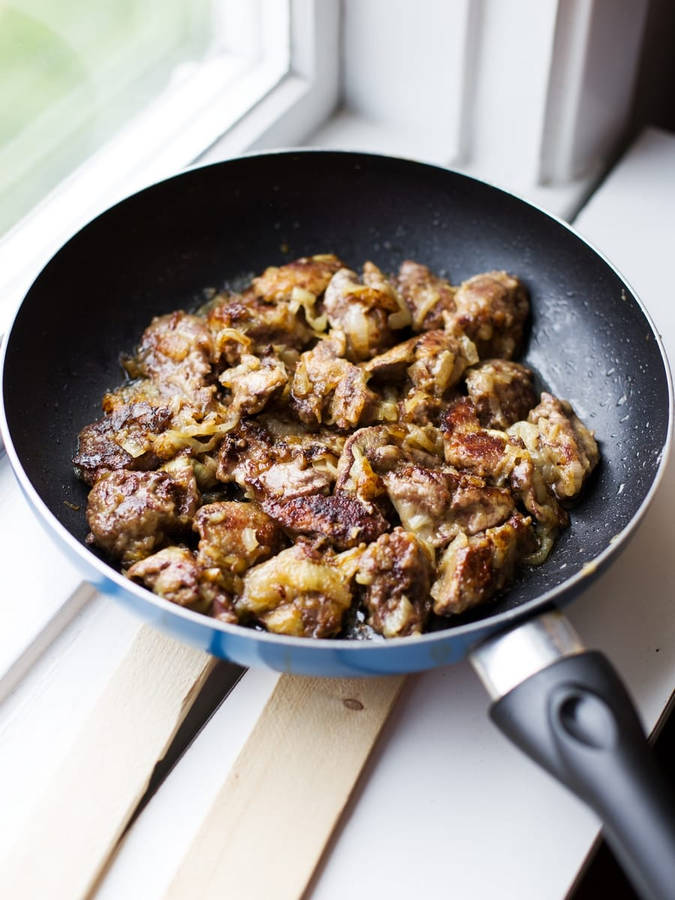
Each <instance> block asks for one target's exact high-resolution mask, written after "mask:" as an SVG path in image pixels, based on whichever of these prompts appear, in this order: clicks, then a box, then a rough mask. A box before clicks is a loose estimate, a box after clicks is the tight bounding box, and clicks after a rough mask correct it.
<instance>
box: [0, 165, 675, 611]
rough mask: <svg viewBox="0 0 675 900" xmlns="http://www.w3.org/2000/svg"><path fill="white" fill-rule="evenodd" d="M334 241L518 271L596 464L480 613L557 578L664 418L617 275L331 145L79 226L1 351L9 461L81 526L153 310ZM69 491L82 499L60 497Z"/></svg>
mask: <svg viewBox="0 0 675 900" xmlns="http://www.w3.org/2000/svg"><path fill="white" fill-rule="evenodd" d="M327 252H334V253H337V254H339V255H340V256H341V257H342V258H343V259H345V260H346V261H347V262H348V263H349V264H351V265H352V266H354V267H356V266H360V265H361V263H362V262H363V261H364V260H366V259H372V260H373V261H374V262H376V263H377V264H378V265H379V266H381V267H382V268H383V269H385V270H395V269H396V268H397V267H398V265H399V263H400V262H401V261H402V260H403V259H406V258H413V259H416V260H419V261H420V262H424V263H426V264H427V265H429V266H430V267H431V268H432V269H434V270H436V271H437V272H439V273H442V274H445V275H448V276H449V277H450V278H451V279H452V281H453V282H454V283H458V282H460V281H461V280H462V279H464V278H467V277H469V276H470V275H473V274H475V273H477V272H482V271H486V270H489V269H506V270H508V271H510V272H512V273H514V274H516V275H517V276H518V277H520V278H521V279H522V280H523V281H524V282H525V283H526V285H527V286H528V288H529V290H530V294H531V299H532V309H533V317H532V327H531V334H530V338H529V343H528V347H527V351H526V354H525V361H526V362H528V363H529V364H530V365H532V366H533V367H534V368H535V370H536V371H537V373H538V374H539V376H540V378H541V383H542V386H545V387H547V388H549V389H550V390H552V391H553V392H554V393H555V394H557V395H558V396H560V397H563V398H567V399H569V400H570V401H571V402H572V404H573V405H574V407H575V409H576V410H577V412H578V414H579V415H580V416H581V417H582V419H583V420H584V421H585V422H586V423H587V424H588V425H589V426H590V427H592V428H593V429H594V430H595V432H596V436H597V438H598V440H599V442H600V447H601V451H602V463H601V465H600V467H599V470H598V471H597V474H596V475H595V476H594V477H593V480H592V483H591V484H590V485H589V488H588V490H587V491H586V493H585V496H584V497H583V499H582V500H581V502H580V503H579V504H578V506H577V507H576V509H575V510H573V513H572V527H571V528H570V529H569V530H568V531H566V532H565V533H564V534H563V536H562V537H561V539H560V541H559V542H558V544H557V545H556V547H555V549H554V551H553V553H552V554H551V556H550V558H549V559H548V561H547V562H546V563H545V564H544V565H543V566H541V567H539V568H537V569H534V570H532V571H531V572H528V573H526V575H525V576H524V577H521V578H520V580H519V582H518V583H517V584H516V586H515V587H514V588H513V589H512V590H511V591H510V592H509V593H508V595H507V596H506V597H505V598H504V599H503V600H502V601H500V602H499V603H498V604H497V605H496V606H492V607H490V608H489V609H487V610H485V611H484V614H493V613H495V612H500V611H502V610H505V609H508V608H510V607H512V606H514V605H517V604H520V603H523V602H525V601H527V600H531V599H533V598H535V597H537V596H539V595H540V594H542V593H543V592H545V591H547V590H549V589H550V588H553V587H555V586H557V585H561V584H563V583H564V582H565V581H566V580H567V579H568V578H569V577H570V576H571V575H573V574H575V573H576V572H578V571H579V569H580V568H581V567H583V566H584V565H585V564H588V563H589V562H590V561H592V560H593V559H594V558H595V557H596V556H597V555H598V554H599V553H601V552H602V551H603V550H605V549H606V547H607V546H608V544H609V543H610V542H611V541H612V538H613V537H614V536H615V535H616V534H618V533H619V532H621V531H622V529H624V528H625V527H626V525H627V524H628V523H630V521H631V519H632V518H633V517H634V516H635V514H636V512H637V511H638V510H639V509H640V507H641V505H642V503H643V500H644V498H645V496H646V495H647V493H648V492H649V489H650V486H651V485H652V483H653V480H654V478H655V475H656V472H657V470H658V466H659V462H660V459H661V454H662V450H663V447H664V444H665V442H666V439H667V433H668V414H669V406H668V380H667V374H666V370H665V366H664V362H663V359H662V355H661V351H660V348H659V345H658V342H657V341H656V340H655V339H654V335H653V333H652V331H651V327H650V325H649V323H648V321H647V319H646V318H645V316H644V314H643V312H642V310H641V308H640V306H639V305H638V304H637V303H636V301H635V299H634V297H633V296H632V295H631V293H630V291H629V289H628V288H627V287H626V286H625V285H624V284H623V282H622V281H621V278H620V277H619V275H618V274H617V273H616V272H615V271H614V270H613V269H612V268H611V266H610V265H608V264H607V263H606V262H605V261H603V260H602V259H601V258H600V257H599V256H598V255H597V254H596V253H595V252H594V251H593V250H592V249H590V248H589V247H588V246H587V245H585V244H584V242H583V241H581V240H580V239H579V238H577V237H576V236H575V235H574V234H573V233H571V232H570V231H569V230H568V229H567V228H566V227H565V226H564V225H562V224H560V223H559V222H557V221H555V220H554V219H551V218H550V217H548V216H546V215H544V214H542V213H541V212H539V211H537V210H536V209H534V208H533V207H531V206H529V205H527V204H525V203H523V202H522V201H520V200H518V199H516V198H514V197H512V196H511V195H509V194H505V193H503V192H501V191H499V190H496V189H494V188H491V187H489V186H487V185H484V184H482V183H480V182H477V181H474V180H472V179H469V178H466V177H464V176H461V175H458V174H455V173H451V172H448V171H445V170H441V169H437V168H433V167H429V166H424V165H420V164H415V163H411V162H407V161H402V160H396V159H388V158H383V157H374V156H368V155H358V154H343V153H333V152H321V151H317V152H312V153H306V152H303V153H288V154H269V155H264V156H259V157H250V158H245V159H242V160H236V161H232V162H228V163H225V164H219V165H215V166H210V167H206V168H200V169H195V170H192V171H190V172H187V173H185V174H182V175H180V176H178V177H176V178H173V179H171V180H169V181H166V182H163V183H160V184H158V185H156V186H154V187H151V188H148V189H147V190H145V191H143V192H142V193H140V194H137V195H135V196H133V197H131V198H129V199H127V200H126V201H124V202H122V203H121V204H119V205H118V206H116V207H114V208H113V209H112V210H110V211H108V212H107V213H105V214H104V215H102V216H101V217H99V218H98V219H96V220H95V221H94V222H93V223H91V224H90V225H88V226H87V227H86V228H84V229H83V230H82V231H81V232H80V233H79V234H77V235H76V236H75V237H74V238H73V239H72V240H71V241H70V242H69V243H68V244H67V245H66V246H65V247H64V248H63V249H62V250H61V251H60V252H59V253H58V254H57V255H56V256H55V257H54V259H53V260H52V261H51V262H50V264H49V265H48V266H47V267H46V268H45V270H44V271H43V272H42V274H41V275H40V277H39V278H38V279H37V281H36V282H35V284H34V285H33V287H32V288H31V290H30V292H29V294H28V296H27V298H26V300H25V301H24V304H23V306H22V308H21V310H20V312H19V314H18V317H17V319H16V321H15V324H14V326H13V330H12V333H11V339H10V342H9V347H8V351H7V357H6V368H5V380H4V385H5V388H4V390H5V397H4V402H5V404H6V413H7V419H8V424H9V428H10V431H11V434H12V436H13V440H14V443H15V447H16V450H17V452H18V455H19V457H20V459H21V460H22V463H23V466H24V468H25V470H26V472H27V474H28V476H29V478H30V480H31V482H32V483H33V485H34V487H35V488H36V489H37V491H38V492H39V493H40V495H41V496H42V498H43V499H44V500H45V502H46V503H47V504H48V506H49V508H50V509H51V510H52V512H53V513H54V515H55V516H56V517H57V519H59V520H60V521H61V523H63V524H64V525H65V526H66V527H67V528H68V529H69V530H70V531H71V532H72V533H73V534H74V535H75V536H76V537H77V538H78V539H79V540H81V541H83V540H84V537H85V534H86V530H87V529H86V523H85V521H84V514H83V504H84V503H85V499H86V488H85V487H84V486H83V485H82V484H80V483H79V482H78V481H77V480H76V479H75V477H74V475H73V472H72V466H71V462H70V460H71V456H72V452H73V449H74V446H75V443H76V437H77V433H78V431H79V430H80V428H81V427H82V426H83V425H84V424H86V423H87V422H90V421H92V420H93V419H94V418H98V416H99V415H100V398H101V395H102V394H103V392H104V391H105V390H106V389H110V388H112V387H114V386H116V385H117V384H119V383H120V382H121V380H122V372H121V369H120V366H119V355H120V352H121V351H126V352H129V351H131V350H132V349H133V348H134V346H135V344H136V342H137V340H138V338H139V336H140V334H141V332H142V331H143V329H144V328H145V326H146V325H147V324H148V323H149V321H150V319H151V318H152V316H154V315H157V314H161V313H164V312H168V311H170V310H173V309H176V308H183V309H190V308H195V307H197V306H198V305H199V304H200V303H202V302H203V299H204V292H205V291H207V290H208V289H209V288H219V287H222V286H223V285H225V284H228V283H233V282H235V283H236V282H240V281H241V279H242V277H247V276H250V275H252V274H254V273H257V272H259V271H261V270H262V269H263V268H264V267H265V266H267V265H270V264H280V263H283V262H284V261H288V260H290V259H293V258H296V257H298V256H302V255H307V254H313V253H327ZM73 506H79V507H80V509H79V510H77V509H73Z"/></svg>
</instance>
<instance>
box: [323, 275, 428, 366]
mask: <svg viewBox="0 0 675 900" xmlns="http://www.w3.org/2000/svg"><path fill="white" fill-rule="evenodd" d="M323 306H324V310H325V311H326V315H327V316H328V321H329V323H330V325H331V326H332V327H333V328H334V329H336V330H338V331H340V332H341V333H342V334H344V336H345V339H346V356H347V358H348V359H349V360H351V361H352V362H360V361H361V360H364V359H370V358H371V357H372V356H375V355H376V354H377V353H378V352H380V351H381V350H383V349H384V348H385V347H388V346H390V345H391V344H392V343H393V342H394V335H393V329H395V328H401V327H404V326H405V325H408V324H409V322H410V317H409V315H407V310H406V309H405V304H404V303H403V301H402V300H401V299H400V298H399V296H398V292H397V291H396V288H395V287H394V286H393V284H392V283H391V282H389V281H388V280H387V279H386V278H385V276H384V275H383V273H382V272H381V271H380V270H379V269H378V268H377V266H375V265H373V263H366V264H365V266H364V272H363V279H360V278H359V276H358V275H357V274H356V272H353V271H352V270H351V269H339V270H338V271H337V272H336V273H335V275H333V277H332V278H331V280H330V283H329V285H328V287H327V288H326V293H325V296H324V300H323Z"/></svg>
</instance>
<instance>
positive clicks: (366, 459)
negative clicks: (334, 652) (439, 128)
mask: <svg viewBox="0 0 675 900" xmlns="http://www.w3.org/2000/svg"><path fill="white" fill-rule="evenodd" d="M207 296H209V297H210V299H209V300H208V302H207V303H206V304H205V305H204V306H203V307H202V308H201V309H200V310H199V311H198V312H197V313H194V314H193V313H189V312H185V311H181V310H179V311H176V312H173V313H168V314H167V315H163V316H158V317H156V318H155V319H153V320H152V322H151V323H150V325H149V326H148V328H146V330H145V331H144V332H143V334H142V336H141V339H140V342H139V345H138V348H137V350H136V353H135V355H134V356H132V357H127V358H126V359H125V361H124V368H125V369H126V372H127V375H128V376H129V379H127V381H126V382H125V383H124V384H123V385H121V386H120V387H118V388H117V389H115V390H114V391H111V392H109V393H107V394H105V395H104V397H103V401H102V407H103V413H104V415H103V418H101V419H99V420H98V421H96V422H93V423H92V424H90V425H87V426H86V427H85V428H84V429H83V430H82V431H81V433H80V436H79V443H78V448H77V452H76V454H75V456H74V458H73V463H74V466H75V472H76V474H77V475H78V477H80V478H81V479H82V480H84V481H85V482H87V483H88V484H89V485H90V486H91V491H90V494H89V501H88V507H87V521H88V523H89V528H90V534H89V536H88V538H87V541H88V542H89V543H91V544H94V545H95V546H97V547H98V548H99V549H100V550H101V551H103V552H104V553H105V554H107V556H108V557H110V558H111V559H112V560H113V561H115V563H116V564H117V565H118V566H120V568H122V570H123V571H124V570H126V574H127V575H128V576H129V577H130V578H132V579H133V580H135V581H136V582H138V583H140V584H142V585H144V586H145V587H147V588H148V589H149V590H151V591H153V592H154V593H155V594H157V595H158V596H159V597H162V598H164V599H165V600H167V601H169V602H172V603H176V604H178V605H180V606H185V607H188V608H190V609H192V610H196V611H198V612H202V613H206V614H208V615H210V616H212V617H214V618H217V619H220V620H221V621H223V622H225V623H229V624H235V623H236V624H241V625H245V626H254V627H259V628H260V627H261V628H265V629H267V630H269V631H273V632H277V633H280V634H287V635H293V636H299V637H314V638H325V637H335V636H340V635H348V636H354V632H353V628H354V627H356V628H358V627H360V628H361V629H362V631H363V633H364V634H368V635H370V636H372V635H373V634H374V633H379V634H380V635H382V636H384V637H385V638H391V637H401V636H410V635H416V634H420V633H422V632H423V631H425V630H426V629H427V628H429V627H436V626H437V625H438V620H436V621H434V619H433V616H434V615H435V616H454V615H458V614H461V613H463V612H464V611H465V610H467V609H470V608H471V607H472V606H474V605H476V604H478V603H484V602H487V601H489V600H490V599H491V598H492V597H494V596H495V594H497V593H498V592H499V591H501V590H503V589H504V588H505V587H507V586H508V585H509V584H510V583H511V581H512V580H513V578H514V577H515V573H516V571H517V569H518V566H519V565H521V564H532V565H534V564H537V563H540V562H542V561H543V560H544V559H545V558H546V556H547V555H548V553H549V552H550V550H551V547H552V546H553V542H554V540H555V538H556V536H557V534H558V533H559V531H560V530H561V529H562V528H564V527H566V525H567V524H568V523H569V516H568V513H567V511H566V509H565V508H564V504H565V503H567V501H569V500H572V499H574V498H575V497H577V496H578V494H579V492H580V491H581V490H582V489H583V486H584V484H585V482H586V481H587V479H588V476H589V474H590V473H591V471H592V470H593V468H594V466H595V465H596V464H597V461H598V448H597V444H596V442H595V438H594V436H593V434H592V432H590V431H589V430H588V429H587V428H585V426H584V425H583V424H582V423H581V422H580V421H579V419H578V418H577V417H576V415H575V414H574V411H573V410H572V408H571V406H570V405H569V404H568V403H566V402H565V401H562V400H558V399H556V398H555V397H553V396H551V395H550V394H546V393H544V394H542V395H541V398H540V400H539V401H538V400H537V397H536V395H535V391H534V378H533V374H532V372H531V371H530V370H529V369H528V368H527V367H525V366H524V365H522V364H520V363H517V362H512V361H511V358H512V357H513V356H514V354H516V353H517V352H518V351H519V350H520V349H521V347H522V344H523V339H524V334H525V327H526V321H527V316H528V311H529V300H528V296H527V292H526V290H525V288H524V286H523V285H522V284H521V283H520V281H518V279H517V278H516V277H514V276H513V275H510V274H508V273H507V272H503V271H493V272H485V273H482V274H480V275H475V276H473V277H472V278H469V279H468V280H467V281H465V282H464V283H463V284H461V285H460V286H459V287H456V286H453V285H452V284H451V283H450V282H449V281H448V280H447V279H446V278H443V277H441V276H440V275H437V274H435V273H434V272H432V271H431V270H430V269H429V268H428V267H427V266H426V265H423V264H422V263H419V262H414V261H413V260H406V261H405V262H404V263H403V264H402V265H401V266H400V269H399V271H398V275H397V276H392V275H389V274H387V273H386V272H384V271H383V270H382V269H380V268H379V267H378V266H377V265H375V263H373V262H370V261H367V262H365V263H364V265H363V269H362V271H361V274H357V272H356V271H355V270H353V269H351V268H349V267H348V266H347V265H346V264H345V263H344V262H343V261H342V260H341V259H339V258H338V257H337V256H336V255H334V254H320V255H315V256H306V257H302V258H300V259H296V260H294V261H292V262H287V263H285V264H283V265H279V266H269V267H268V268H266V269H265V270H264V271H263V272H262V273H261V274H259V275H258V276H257V277H254V278H252V280H251V281H250V282H249V284H248V286H247V287H243V288H242V289H240V290H238V291H236V292H235V291H233V290H229V289H228V290H223V291H221V292H220V293H218V292H209V293H208V294H207ZM289 544H290V545H291V546H289ZM354 623H360V625H356V626H354Z"/></svg>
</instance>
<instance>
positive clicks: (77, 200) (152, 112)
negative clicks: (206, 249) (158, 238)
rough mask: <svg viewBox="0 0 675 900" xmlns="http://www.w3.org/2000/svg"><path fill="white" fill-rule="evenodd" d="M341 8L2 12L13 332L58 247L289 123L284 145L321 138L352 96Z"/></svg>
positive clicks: (72, 4) (253, 1) (163, 6)
mask: <svg viewBox="0 0 675 900" xmlns="http://www.w3.org/2000/svg"><path fill="white" fill-rule="evenodd" d="M338 7H339V5H338V4H336V3H334V2H333V0H115V2H111V0H15V2H14V4H13V5H8V6H2V7H1V8H0V103H2V106H1V107H0V108H2V110H3V116H2V120H1V122H0V297H1V298H2V299H1V300H0V330H4V328H5V327H6V324H7V317H8V315H9V313H10V312H11V310H12V309H13V307H14V306H15V305H16V303H17V302H18V301H19V300H20V298H21V296H22V295H23V293H24V292H25V290H26V289H27V287H28V285H29V284H30V281H31V280H32V279H33V278H34V277H35V275H36V274H37V272H38V271H39V269H40V267H41V266H42V265H43V264H44V262H45V261H46V260H47V259H48V258H49V256H50V255H51V254H52V253H53V252H54V251H55V250H56V249H57V247H58V246H59V245H60V244H61V243H63V241H64V240H66V239H67V238H68V237H69V236H70V235H71V234H72V233H74V231H76V230H77V229H78V228H79V227H80V226H81V225H82V224H84V223H85V222H86V221H87V220H88V219H89V218H91V217H92V216H94V215H96V214H97V213H98V212H99V211H101V210H102V209H104V208H105V207H106V206H108V205H110V204H111V203H113V202H115V201H116V200H117V199H119V198H120V197H122V196H125V195H126V194H129V193H131V192H132V191H133V190H136V189H138V188H140V187H142V186H144V185H145V184H148V183H151V182H152V181H154V180H157V179H160V178H162V177H165V176H166V175H169V174H171V173H173V172H175V171H177V170H178V169H180V168H182V167H183V166H186V165H189V164H191V163H192V162H194V161H195V160H196V159H198V158H199V157H201V156H202V155H203V154H204V153H205V152H206V151H207V150H208V148H209V147H210V146H212V145H213V144H214V143H216V142H218V140H219V139H220V138H221V137H222V135H223V134H226V135H230V137H231V138H232V140H231V142H230V144H229V146H228V147H227V148H226V149H223V147H222V146H221V145H219V147H220V149H219V155H222V154H223V153H227V152H230V153H237V152H241V151H242V150H245V149H248V147H250V146H251V145H252V144H254V143H255V142H256V140H257V139H259V138H260V137H261V136H262V135H264V134H266V133H268V132H270V128H272V132H270V135H271V134H272V133H273V125H274V124H275V123H276V122H277V121H278V120H279V119H280V118H282V117H283V116H284V115H287V120H288V121H287V130H286V133H285V134H284V133H283V132H279V136H280V139H281V140H286V141H287V142H291V141H295V140H299V139H302V138H303V137H304V136H305V134H306V133H308V132H309V131H311V130H312V129H313V128H314V127H316V125H317V124H318V123H319V121H321V120H322V119H323V118H325V117H326V116H327V115H328V114H329V112H330V111H331V109H332V107H333V106H334V104H335V101H336V97H337V44H338V28H337V21H338ZM318 32H321V34H322V39H321V42H320V43H321V53H318V52H317V45H318V43H319V42H318V40H317V34H318ZM299 107H301V108H302V109H301V113H302V114H298V108H299ZM252 111H253V112H255V113H256V115H254V116H252V118H251V120H250V121H248V122H247V125H246V128H243V129H240V130H239V131H237V128H235V127H234V126H238V125H241V124H242V118H243V117H245V116H246V114H248V113H251V112H252ZM308 114H309V118H308V117H307V116H308ZM288 127H290V128H291V130H290V131H288ZM3 233H4V234H3Z"/></svg>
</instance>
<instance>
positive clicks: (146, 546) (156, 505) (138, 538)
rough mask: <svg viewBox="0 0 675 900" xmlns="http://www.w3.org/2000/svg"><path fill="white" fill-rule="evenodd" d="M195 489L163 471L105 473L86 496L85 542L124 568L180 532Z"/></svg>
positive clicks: (187, 520) (193, 502)
mask: <svg viewBox="0 0 675 900" xmlns="http://www.w3.org/2000/svg"><path fill="white" fill-rule="evenodd" d="M197 503H198V495H197V484H196V482H195V480H194V476H193V477H192V483H191V484H188V485H187V486H186V484H185V483H181V482H180V481H179V480H177V479H176V478H172V476H171V475H170V474H169V473H168V472H161V471H160V472H129V471H124V470H121V471H117V472H105V473H104V474H103V475H101V477H100V478H99V479H98V480H97V481H96V483H95V484H94V486H93V488H92V489H91V491H90V493H89V502H88V506H87V522H88V524H89V528H90V529H91V534H90V535H89V538H88V541H89V542H90V543H95V544H96V545H97V546H98V547H100V548H101V549H103V550H105V551H106V552H107V553H109V554H110V555H111V556H112V557H114V558H115V559H119V560H120V561H121V563H122V566H124V567H127V566H129V565H131V564H132V563H134V562H137V561H138V560H140V559H143V558H144V557H146V556H149V555H150V554H151V553H152V552H153V551H154V550H155V549H156V548H158V547H160V546H161V544H162V542H163V541H164V539H165V538H166V537H169V536H171V535H175V534H177V533H181V532H182V531H185V529H186V528H187V527H189V524H190V521H191V519H192V517H193V516H194V514H195V512H196V511H197Z"/></svg>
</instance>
